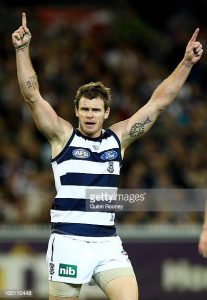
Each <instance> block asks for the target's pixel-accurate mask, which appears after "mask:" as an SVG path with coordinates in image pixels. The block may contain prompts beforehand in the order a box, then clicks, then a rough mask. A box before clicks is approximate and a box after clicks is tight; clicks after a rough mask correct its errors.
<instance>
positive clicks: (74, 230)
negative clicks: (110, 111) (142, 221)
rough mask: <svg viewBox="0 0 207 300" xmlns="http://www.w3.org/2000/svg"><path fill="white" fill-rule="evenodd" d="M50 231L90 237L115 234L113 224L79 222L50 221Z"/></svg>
mask: <svg viewBox="0 0 207 300" xmlns="http://www.w3.org/2000/svg"><path fill="white" fill-rule="evenodd" d="M52 233H58V234H70V235H79V236H90V237H104V236H115V235H116V228H115V226H103V225H91V224H80V223H52Z"/></svg>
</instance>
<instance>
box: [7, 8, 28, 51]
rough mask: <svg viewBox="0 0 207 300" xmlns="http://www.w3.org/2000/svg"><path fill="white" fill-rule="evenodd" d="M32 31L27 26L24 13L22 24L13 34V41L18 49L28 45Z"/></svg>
mask: <svg viewBox="0 0 207 300" xmlns="http://www.w3.org/2000/svg"><path fill="white" fill-rule="evenodd" d="M31 37H32V36H31V33H30V31H29V29H28V28H27V18H26V14H25V13H24V12H23V13H22V26H20V27H19V29H17V30H16V31H15V32H14V33H13V34H12V42H13V45H14V47H15V48H16V49H17V50H20V49H23V48H25V47H27V46H28V45H29V43H30V40H31Z"/></svg>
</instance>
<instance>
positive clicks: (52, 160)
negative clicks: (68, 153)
mask: <svg viewBox="0 0 207 300" xmlns="http://www.w3.org/2000/svg"><path fill="white" fill-rule="evenodd" d="M74 135H75V130H74V129H73V132H72V134H71V136H70V137H69V139H68V141H67V143H66V145H65V147H64V148H63V149H62V150H61V151H60V153H59V154H58V155H56V156H55V157H54V158H51V162H54V161H56V160H57V159H58V158H59V157H61V155H62V154H63V153H64V151H65V149H66V148H67V147H68V145H70V143H71V142H72V139H73V138H74Z"/></svg>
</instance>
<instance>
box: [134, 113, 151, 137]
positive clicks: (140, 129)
mask: <svg viewBox="0 0 207 300" xmlns="http://www.w3.org/2000/svg"><path fill="white" fill-rule="evenodd" d="M151 122H152V121H151V120H150V118H149V117H147V119H146V120H145V121H144V123H135V124H134V125H132V127H131V129H130V132H129V135H130V136H131V137H138V136H140V135H141V134H143V133H144V129H145V125H146V124H148V123H151Z"/></svg>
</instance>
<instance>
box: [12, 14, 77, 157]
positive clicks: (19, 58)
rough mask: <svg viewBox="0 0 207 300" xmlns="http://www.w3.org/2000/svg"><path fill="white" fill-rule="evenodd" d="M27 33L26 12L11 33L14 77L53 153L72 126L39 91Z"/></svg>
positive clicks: (63, 141) (58, 148)
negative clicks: (14, 61) (15, 74)
mask: <svg viewBox="0 0 207 300" xmlns="http://www.w3.org/2000/svg"><path fill="white" fill-rule="evenodd" d="M30 40H31V33H30V31H29V29H28V27H27V20H26V14H25V13H22V25H21V26H20V27H19V28H18V29H17V30H16V31H15V32H14V33H13V34H12V41H13V45H14V47H15V49H16V64H17V77H18V82H19V85H20V89H21V93H22V95H23V98H24V100H25V102H26V103H27V105H28V106H29V108H30V110H31V113H32V116H33V119H34V121H35V123H36V126H37V128H38V129H39V130H40V131H41V132H42V133H43V134H44V135H45V137H46V138H47V139H48V140H49V141H50V143H51V145H52V151H53V156H55V155H56V154H58V152H60V151H61V150H62V148H63V147H64V145H65V143H66V141H67V139H68V136H69V135H70V133H71V132H72V126H71V125H70V123H68V122H67V121H65V120H63V119H62V118H60V117H59V116H58V115H57V114H56V112H55V111H54V109H53V108H52V107H51V105H50V104H49V103H48V102H47V101H45V100H44V99H43V98H42V97H41V95H40V91H39V84H38V80H37V75H36V73H35V71H34V68H33V66H32V62H31V59H30V54H29V43H30Z"/></svg>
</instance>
